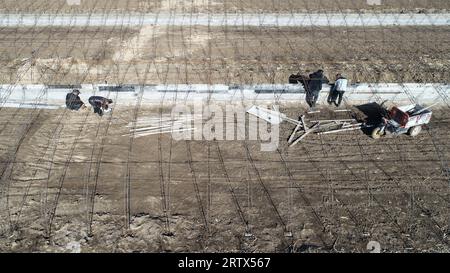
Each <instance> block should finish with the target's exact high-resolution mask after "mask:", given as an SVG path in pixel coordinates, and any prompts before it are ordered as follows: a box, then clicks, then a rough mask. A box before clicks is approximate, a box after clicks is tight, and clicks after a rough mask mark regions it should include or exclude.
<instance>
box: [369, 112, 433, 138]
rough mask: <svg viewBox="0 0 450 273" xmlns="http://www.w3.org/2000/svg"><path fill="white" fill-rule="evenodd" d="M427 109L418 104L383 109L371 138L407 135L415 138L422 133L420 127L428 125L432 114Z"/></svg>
mask: <svg viewBox="0 0 450 273" xmlns="http://www.w3.org/2000/svg"><path fill="white" fill-rule="evenodd" d="M432 106H433V105H431V106H429V107H423V106H421V105H419V104H411V105H406V106H401V107H397V106H394V107H392V108H391V109H390V110H389V111H388V110H386V109H384V108H383V109H384V112H383V118H382V121H381V123H380V124H379V125H378V126H376V127H375V128H374V129H373V131H372V134H371V135H372V138H374V139H378V138H380V137H381V136H384V135H387V134H389V135H401V134H408V135H410V136H412V137H414V136H417V135H418V134H419V133H420V132H421V131H422V126H423V125H425V124H428V123H429V122H430V120H431V115H432V114H433V113H432V111H431V110H430V108H431V107H432Z"/></svg>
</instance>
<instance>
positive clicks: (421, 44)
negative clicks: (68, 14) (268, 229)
mask: <svg viewBox="0 0 450 273" xmlns="http://www.w3.org/2000/svg"><path fill="white" fill-rule="evenodd" d="M448 33H449V27H390V28H388V27H386V28H345V29H344V28H331V29H330V28H250V27H245V28H231V27H228V28H209V29H208V28H207V27H155V26H147V27H143V28H140V29H129V28H118V27H117V28H87V29H83V28H71V29H68V28H51V29H49V28H27V29H25V28H3V29H1V30H0V51H1V55H0V75H1V78H0V82H1V83H11V82H17V83H31V82H35V83H57V84H75V83H76V84H79V83H83V82H84V83H97V82H104V81H107V82H109V83H142V84H155V83H162V84H165V83H173V84H176V83H180V84H181V83H226V84H234V83H237V84H243V83H286V82H287V78H288V76H289V75H290V74H292V73H297V72H299V71H301V72H306V71H312V70H315V69H318V68H323V69H324V70H325V71H326V73H327V74H328V75H329V76H332V75H334V74H335V73H336V72H343V73H344V74H346V75H347V76H348V77H349V78H350V79H351V81H352V82H446V81H448V79H449V78H450V74H449V73H450V72H449V71H450V69H449V68H450V63H449V60H450V55H449V52H450V46H449V45H450V43H449V42H448ZM33 50H34V51H35V54H34V55H32V54H31V52H32V51H33ZM31 56H33V58H31V59H29V60H31V61H27V60H28V59H27V58H30V57H31ZM31 64H32V65H31Z"/></svg>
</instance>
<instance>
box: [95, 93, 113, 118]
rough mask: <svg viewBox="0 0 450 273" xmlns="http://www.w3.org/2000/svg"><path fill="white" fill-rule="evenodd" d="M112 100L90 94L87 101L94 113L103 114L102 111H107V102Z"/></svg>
mask: <svg viewBox="0 0 450 273" xmlns="http://www.w3.org/2000/svg"><path fill="white" fill-rule="evenodd" d="M112 102H113V101H112V100H111V99H107V98H105V97H101V96H92V97H90V98H89V103H90V104H91V105H92V107H94V113H96V114H98V115H99V116H103V112H105V111H109V110H110V109H109V106H108V105H109V104H110V103H112Z"/></svg>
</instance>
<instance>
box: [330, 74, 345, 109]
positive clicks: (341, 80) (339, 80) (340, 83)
mask: <svg viewBox="0 0 450 273" xmlns="http://www.w3.org/2000/svg"><path fill="white" fill-rule="evenodd" d="M347 85H348V80H347V79H346V78H345V77H344V76H342V75H341V74H337V75H336V82H335V83H334V87H333V89H334V93H335V95H334V96H333V97H334V105H336V107H339V106H340V105H341V102H342V99H343V98H344V93H345V91H347ZM336 99H337V103H336Z"/></svg>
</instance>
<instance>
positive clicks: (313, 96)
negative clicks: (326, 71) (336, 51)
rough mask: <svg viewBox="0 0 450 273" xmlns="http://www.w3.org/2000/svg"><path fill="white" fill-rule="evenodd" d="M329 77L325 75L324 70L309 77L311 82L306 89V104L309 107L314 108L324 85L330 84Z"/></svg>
mask: <svg viewBox="0 0 450 273" xmlns="http://www.w3.org/2000/svg"><path fill="white" fill-rule="evenodd" d="M328 82H329V81H328V79H327V77H325V76H324V75H323V70H321V69H320V70H318V71H316V72H314V73H312V74H310V75H309V81H308V85H307V88H306V103H308V105H309V107H311V108H314V107H315V106H316V103H317V99H318V98H319V93H320V91H321V90H322V84H324V83H328Z"/></svg>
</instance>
